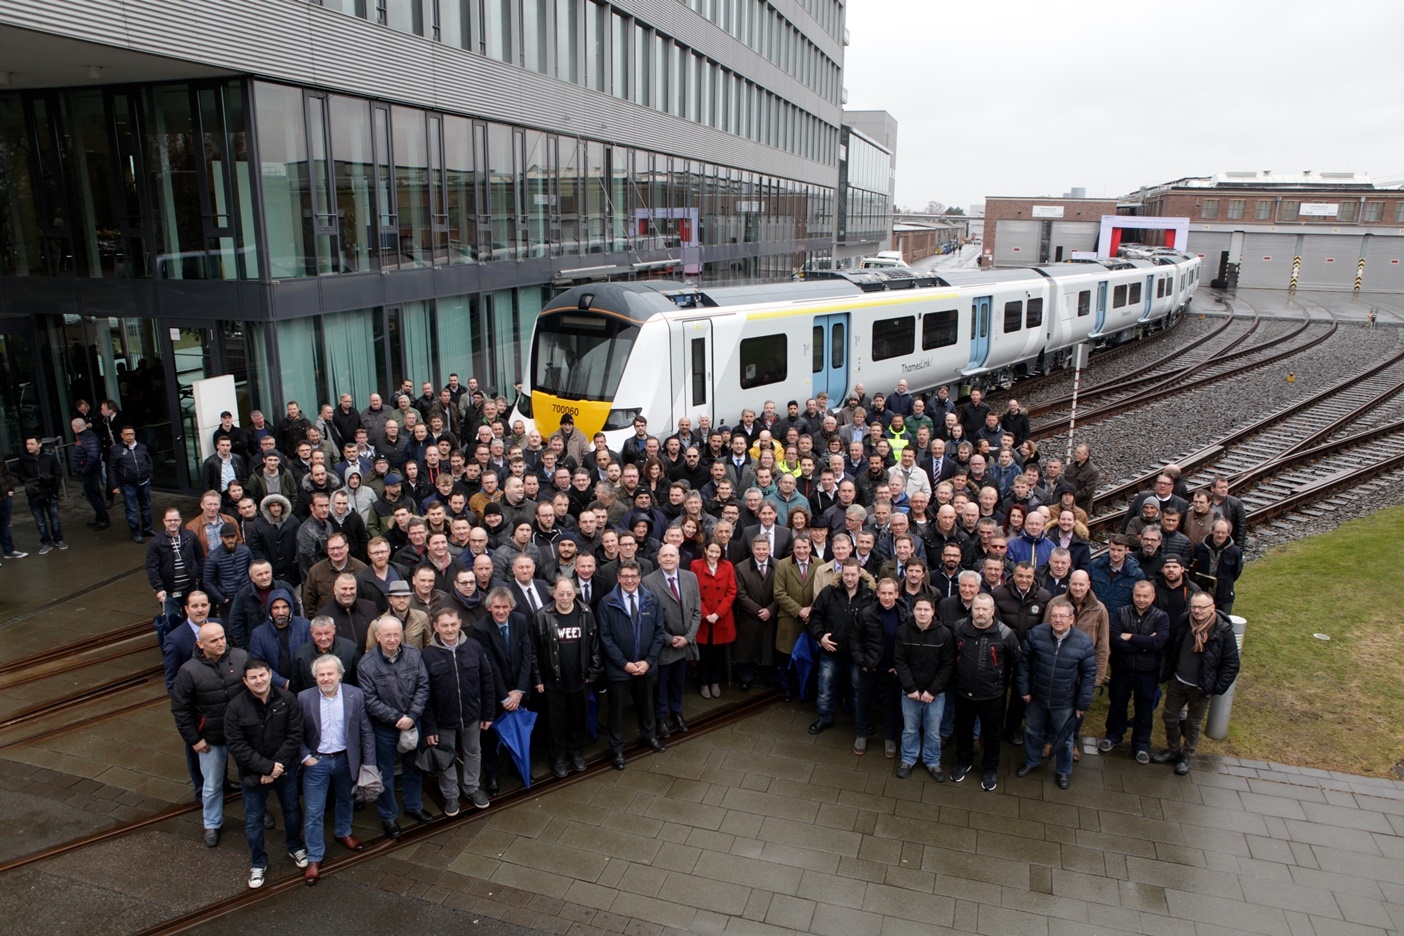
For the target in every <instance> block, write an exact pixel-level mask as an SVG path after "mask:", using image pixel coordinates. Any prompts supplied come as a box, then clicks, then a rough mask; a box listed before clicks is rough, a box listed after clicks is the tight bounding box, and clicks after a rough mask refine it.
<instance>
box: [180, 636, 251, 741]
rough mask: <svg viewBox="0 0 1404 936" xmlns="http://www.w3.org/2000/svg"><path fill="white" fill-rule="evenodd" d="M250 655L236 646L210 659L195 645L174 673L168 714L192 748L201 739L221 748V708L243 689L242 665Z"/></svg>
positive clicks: (222, 730)
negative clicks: (172, 717)
mask: <svg viewBox="0 0 1404 936" xmlns="http://www.w3.org/2000/svg"><path fill="white" fill-rule="evenodd" d="M248 660H249V655H248V654H247V653H245V652H244V651H243V650H240V649H239V648H237V647H235V648H234V649H233V650H225V651H224V655H223V656H222V657H220V658H219V659H218V660H211V659H209V658H207V657H206V656H205V654H204V653H203V652H201V650H200V648H199V647H196V648H195V651H194V653H193V654H192V655H191V657H190V659H189V660H186V661H185V663H184V664H182V665H181V667H180V669H179V670H178V671H177V672H176V678H175V684H174V685H173V686H171V714H172V715H173V716H175V723H176V730H177V731H179V732H180V736H181V738H182V740H184V741H185V743H186V744H187V745H188V746H190V747H194V746H195V745H197V744H199V743H200V742H201V741H202V740H203V741H206V742H208V743H209V744H211V745H214V746H217V747H223V746H224V743H225V735H224V711H225V709H226V708H227V707H228V705H229V700H231V699H233V698H234V696H236V695H238V694H239V693H241V692H243V691H244V664H245V663H247V662H248Z"/></svg>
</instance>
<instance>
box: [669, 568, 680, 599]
mask: <svg viewBox="0 0 1404 936" xmlns="http://www.w3.org/2000/svg"><path fill="white" fill-rule="evenodd" d="M668 587H669V588H671V589H672V590H673V600H675V601H677V602H678V604H682V595H680V594H678V580H677V579H676V578H674V577H673V576H671V575H670V576H668Z"/></svg>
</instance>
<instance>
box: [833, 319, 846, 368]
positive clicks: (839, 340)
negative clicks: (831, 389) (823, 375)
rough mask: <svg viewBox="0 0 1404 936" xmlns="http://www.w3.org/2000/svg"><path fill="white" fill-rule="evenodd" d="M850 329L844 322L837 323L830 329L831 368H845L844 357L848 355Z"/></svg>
mask: <svg viewBox="0 0 1404 936" xmlns="http://www.w3.org/2000/svg"><path fill="white" fill-rule="evenodd" d="M847 332H848V328H847V326H845V325H844V323H843V322H835V323H834V324H833V326H832V327H831V328H830V329H829V367H831V368H840V367H842V366H843V360H844V357H845V356H846V355H847V354H848V337H847Z"/></svg>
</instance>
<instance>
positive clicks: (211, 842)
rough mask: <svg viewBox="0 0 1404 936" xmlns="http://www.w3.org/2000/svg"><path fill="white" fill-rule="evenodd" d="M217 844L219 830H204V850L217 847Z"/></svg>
mask: <svg viewBox="0 0 1404 936" xmlns="http://www.w3.org/2000/svg"><path fill="white" fill-rule="evenodd" d="M218 844H219V830H218V829H206V830H205V847H206V848H214V847H215V846H217V845H218Z"/></svg>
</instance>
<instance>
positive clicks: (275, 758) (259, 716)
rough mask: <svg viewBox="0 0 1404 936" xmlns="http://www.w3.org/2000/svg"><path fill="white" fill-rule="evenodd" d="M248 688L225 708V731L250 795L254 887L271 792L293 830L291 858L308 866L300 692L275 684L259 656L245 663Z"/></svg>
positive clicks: (264, 856)
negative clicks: (300, 777)
mask: <svg viewBox="0 0 1404 936" xmlns="http://www.w3.org/2000/svg"><path fill="white" fill-rule="evenodd" d="M244 687H245V688H246V689H247V690H248V691H247V692H241V693H239V694H238V695H236V696H234V698H232V699H230V700H229V705H228V706H227V707H226V708H225V710H224V736H225V740H226V741H227V742H228V744H229V755H230V756H231V757H233V758H234V764H235V766H236V767H238V768H239V782H240V787H241V792H242V793H243V797H244V835H245V836H247V837H248V840H249V853H250V856H251V858H252V860H251V861H250V868H249V887H250V888H254V889H257V888H259V887H262V886H263V878H264V875H265V874H266V873H267V870H268V852H266V851H264V849H263V816H264V813H265V812H266V811H267V810H268V794H269V793H276V794H277V795H278V805H279V806H281V807H282V812H283V825H284V827H285V828H286V829H287V849H288V857H289V858H290V859H292V863H293V864H295V865H297V866H298V867H299V868H305V867H307V849H306V848H305V847H303V841H302V807H301V806H299V805H298V799H297V794H298V784H297V762H298V756H297V755H298V750H299V748H300V747H301V746H302V707H301V706H300V705H298V702H297V697H296V696H294V695H293V694H292V693H291V692H289V691H288V690H286V689H279V688H278V687H277V686H275V685H273V671H272V669H271V668H270V667H269V665H268V661H267V660H260V659H258V658H254V659H251V660H249V661H248V662H246V663H245V664H244Z"/></svg>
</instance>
